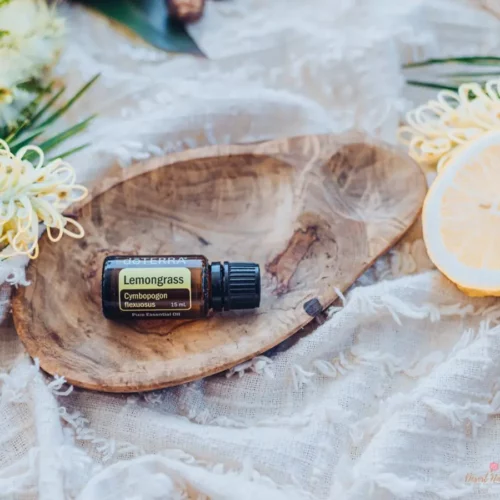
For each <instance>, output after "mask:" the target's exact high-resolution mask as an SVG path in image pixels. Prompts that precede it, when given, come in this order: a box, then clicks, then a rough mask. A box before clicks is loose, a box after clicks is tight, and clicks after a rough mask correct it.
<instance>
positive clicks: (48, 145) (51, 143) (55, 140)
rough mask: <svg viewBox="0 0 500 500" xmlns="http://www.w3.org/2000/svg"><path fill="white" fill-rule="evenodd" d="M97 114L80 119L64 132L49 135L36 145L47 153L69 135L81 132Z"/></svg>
mask: <svg viewBox="0 0 500 500" xmlns="http://www.w3.org/2000/svg"><path fill="white" fill-rule="evenodd" d="M96 116H97V115H92V116H89V117H88V118H86V119H85V120H82V121H81V122H79V123H77V124H76V125H73V126H72V127H70V128H68V129H66V130H65V131H64V132H61V133H59V134H57V135H55V136H54V137H51V138H50V139H47V140H46V141H44V142H42V143H41V144H38V147H39V148H41V149H42V150H43V152H44V153H47V152H48V151H50V150H52V149H54V148H55V147H56V146H58V145H59V144H61V143H62V142H64V141H65V140H67V139H69V138H70V137H73V136H74V135H75V134H78V133H79V132H82V131H83V130H85V129H86V128H87V126H88V124H89V123H90V122H91V121H92V120H93V119H94V118H95V117H96Z"/></svg>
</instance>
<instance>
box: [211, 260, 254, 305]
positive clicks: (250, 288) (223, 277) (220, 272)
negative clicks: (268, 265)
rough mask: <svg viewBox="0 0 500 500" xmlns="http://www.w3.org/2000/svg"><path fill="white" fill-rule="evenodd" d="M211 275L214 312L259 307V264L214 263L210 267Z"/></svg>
mask: <svg viewBox="0 0 500 500" xmlns="http://www.w3.org/2000/svg"><path fill="white" fill-rule="evenodd" d="M210 273H211V280H212V308H213V309H214V311H222V310H224V311H231V310H232V309H254V308H255V307H259V305H260V267H259V264H254V263H253V262H224V263H221V262H213V263H212V264H211V266H210Z"/></svg>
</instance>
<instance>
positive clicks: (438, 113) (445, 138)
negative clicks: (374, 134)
mask: <svg viewBox="0 0 500 500" xmlns="http://www.w3.org/2000/svg"><path fill="white" fill-rule="evenodd" d="M406 121H407V123H408V125H405V126H403V127H401V128H400V129H399V140H400V142H401V143H403V144H406V145H407V146H408V150H409V154H410V156H411V157H412V158H414V159H415V160H416V161H417V162H419V163H420V164H422V165H427V166H431V167H436V168H437V170H438V171H440V170H441V169H442V168H443V167H445V166H446V163H447V162H448V161H449V160H450V159H451V157H452V156H453V155H454V154H455V153H457V152H458V151H460V148H462V147H464V146H465V145H466V144H467V143H469V142H470V141H472V140H474V139H476V138H477V137H479V136H480V135H481V134H484V133H486V132H489V131H491V130H498V129H499V128H500V80H498V79H495V80H491V81H489V82H487V83H486V84H485V85H484V86H482V85H480V84H478V83H464V84H462V85H460V87H459V88H458V91H456V92H455V91H453V90H443V91H441V92H439V93H438V95H437V98H436V99H433V100H431V101H429V102H428V103H427V104H424V105H423V106H419V107H418V108H416V109H414V110H412V111H410V112H409V113H407V115H406Z"/></svg>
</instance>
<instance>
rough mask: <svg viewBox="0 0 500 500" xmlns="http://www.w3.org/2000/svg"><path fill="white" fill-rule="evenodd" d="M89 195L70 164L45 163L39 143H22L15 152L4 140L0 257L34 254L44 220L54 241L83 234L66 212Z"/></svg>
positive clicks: (0, 157)
mask: <svg viewBox="0 0 500 500" xmlns="http://www.w3.org/2000/svg"><path fill="white" fill-rule="evenodd" d="M34 162H35V163H34ZM86 196H87V189H86V188H85V187H84V186H81V185H78V184H75V171H74V170H73V167H71V165H69V164H68V163H66V162H64V161H62V160H61V159H57V160H53V161H50V162H49V163H47V164H46V165H45V166H44V154H43V151H42V150H41V149H40V148H39V147H37V146H31V145H30V146H24V147H23V148H21V149H20V150H19V151H18V152H17V153H16V154H15V155H14V154H13V153H12V152H11V151H10V150H9V146H8V144H7V143H6V142H5V141H3V140H0V248H2V249H3V251H2V252H1V253H0V259H4V258H7V257H12V256H14V255H28V256H29V257H30V258H31V259H35V258H36V257H37V256H38V234H39V230H40V225H41V224H44V225H45V227H46V228H47V235H48V237H49V239H50V240H51V241H54V242H55V241H59V240H60V239H61V238H62V236H63V235H64V234H66V235H68V236H71V237H73V238H82V237H83V235H84V231H83V228H82V226H81V225H80V224H79V223H78V222H76V221H75V220H73V219H71V218H69V217H65V216H64V215H62V211H63V210H64V209H65V208H67V206H68V205H69V204H70V203H72V202H75V201H79V200H82V199H83V198H85V197H86ZM70 227H71V229H70Z"/></svg>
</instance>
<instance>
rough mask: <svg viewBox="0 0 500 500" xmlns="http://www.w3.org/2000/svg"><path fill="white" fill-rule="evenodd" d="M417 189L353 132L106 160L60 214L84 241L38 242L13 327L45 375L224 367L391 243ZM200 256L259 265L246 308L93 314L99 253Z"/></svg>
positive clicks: (399, 165)
mask: <svg viewBox="0 0 500 500" xmlns="http://www.w3.org/2000/svg"><path fill="white" fill-rule="evenodd" d="M425 192H426V183H425V179H424V176H423V174H422V173H421V171H420V169H419V168H418V166H417V165H416V164H415V163H414V162H413V161H412V160H411V159H410V158H408V157H407V156H406V155H404V154H403V153H401V152H399V151H396V150H393V149H391V148H389V147H387V146H383V145H378V144H374V143H370V142H369V141H367V140H366V139H364V138H360V137H358V136H353V135H346V136H340V137H339V136H308V137H298V138H292V139H283V140H276V141H272V142H266V143H261V144H254V145H242V146H217V147H210V148H205V149H199V150H189V151H185V152H181V153H173V154H171V155H168V156H166V157H164V158H155V159H152V160H149V161H147V162H144V163H140V164H137V165H135V166H132V167H129V168H126V169H121V168H118V167H115V168H114V169H112V170H111V171H110V172H107V173H106V175H104V176H103V178H102V179H99V181H98V182H97V183H96V184H95V186H94V187H93V188H92V190H91V196H90V197H89V199H87V200H86V201H85V202H83V203H80V205H79V206H75V207H73V208H72V210H71V212H72V213H73V214H74V215H75V217H77V218H78V220H79V221H80V223H81V224H82V225H83V226H84V228H85V231H86V237H85V238H84V239H83V240H78V241H77V240H73V239H70V238H63V239H62V240H61V241H60V242H58V243H56V244H52V243H50V241H49V240H48V239H47V237H46V236H43V237H42V239H41V245H40V250H41V252H40V257H39V258H38V259H37V260H36V261H34V262H32V263H31V264H30V266H29V268H28V270H27V278H28V279H29V280H30V281H31V282H32V284H31V286H28V287H20V288H19V289H18V290H17V292H16V293H15V297H14V299H13V313H14V321H15V326H16V329H17V331H18V333H19V335H20V337H21V339H22V341H23V342H24V344H25V346H26V348H27V350H28V352H29V353H30V355H31V356H33V357H37V358H39V360H40V364H41V366H42V368H43V369H44V370H46V371H47V372H49V373H52V374H58V375H63V376H65V377H66V379H67V380H68V381H69V382H70V383H72V384H75V385H77V386H81V387H86V388H88V389H95V390H100V391H110V392H132V391H144V390H152V389H157V388H161V387H167V386H171V385H176V384H181V383H183V382H187V381H190V380H194V379H197V378H200V377H205V376H207V375H210V374H214V373H217V372H220V371H222V370H225V369H227V368H229V367H231V366H233V365H236V364H238V363H241V362H243V361H245V360H247V359H249V358H251V357H253V356H256V355H258V354H260V353H262V352H264V351H266V350H268V349H270V348H271V347H273V346H275V345H276V344H278V343H280V342H282V341H283V340H284V339H286V338H287V337H289V336H290V335H292V334H293V333H294V332H296V331H297V330H299V329H300V328H301V327H303V326H304V325H306V324H307V323H309V322H310V321H311V320H312V319H313V318H314V316H315V315H317V314H319V313H321V311H322V310H323V309H324V308H325V307H327V306H328V305H329V304H331V303H332V302H333V301H334V300H335V299H336V298H337V295H336V294H335V291H334V288H335V287H337V288H338V289H340V290H345V289H346V288H348V287H349V286H350V285H351V284H352V283H353V282H354V281H355V280H356V278H357V277H358V276H359V275H360V274H361V273H362V272H363V271H364V270H365V269H366V268H367V267H368V266H370V264H371V263H372V262H373V261H374V259H376V258H377V257H378V256H379V255H380V254H381V253H383V252H385V251H386V250H387V249H388V248H390V247H391V246H392V245H393V244H394V243H395V242H396V240H398V239H399V238H400V237H401V236H402V235H403V233H404V232H405V231H406V230H407V229H408V228H409V227H410V225H411V224H412V223H413V221H414V220H415V218H416V216H417V215H418V213H419V211H420V208H421V204H422V201H423V198H424V195H425ZM183 253H186V254H203V255H206V256H207V257H208V258H209V259H210V260H235V261H245V260H248V261H253V262H258V263H259V264H260V265H261V269H262V272H263V276H262V301H261V307H260V309H258V310H255V311H241V312H228V313H222V314H218V315H214V316H212V317H210V318H208V319H205V320H199V321H135V322H129V323H125V322H123V323H120V322H113V321H109V320H106V319H105V318H104V317H103V315H102V313H101V306H100V301H101V297H100V279H101V263H102V260H103V258H104V257H105V256H106V255H109V254H157V255H168V254H183Z"/></svg>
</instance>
